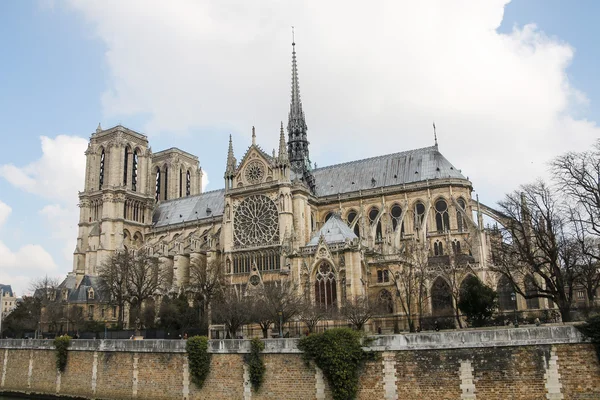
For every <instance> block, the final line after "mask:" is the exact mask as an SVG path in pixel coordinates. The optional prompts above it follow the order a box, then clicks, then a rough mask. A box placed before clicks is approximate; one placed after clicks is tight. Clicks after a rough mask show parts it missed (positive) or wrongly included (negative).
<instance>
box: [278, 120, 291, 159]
mask: <svg viewBox="0 0 600 400" xmlns="http://www.w3.org/2000/svg"><path fill="white" fill-rule="evenodd" d="M288 161H289V159H288V153H287V144H286V143H285V132H284V131H283V121H282V122H281V129H280V131H279V162H280V163H282V164H283V163H287V162H288Z"/></svg>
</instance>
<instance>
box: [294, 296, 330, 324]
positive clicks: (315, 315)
mask: <svg viewBox="0 0 600 400" xmlns="http://www.w3.org/2000/svg"><path fill="white" fill-rule="evenodd" d="M330 314H331V312H330V311H329V310H327V309H326V308H325V307H320V306H318V305H315V304H312V302H311V301H310V299H309V298H305V299H303V300H302V303H301V309H300V313H299V318H300V321H302V322H304V323H305V324H306V328H307V329H308V332H309V333H313V332H314V331H315V329H316V327H317V324H318V323H319V322H320V321H323V320H325V319H327V318H328V317H329V316H330Z"/></svg>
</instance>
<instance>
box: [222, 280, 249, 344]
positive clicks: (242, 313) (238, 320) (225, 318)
mask: <svg viewBox="0 0 600 400" xmlns="http://www.w3.org/2000/svg"><path fill="white" fill-rule="evenodd" d="M253 300H254V299H253V297H252V296H245V295H244V293H243V291H242V290H241V289H239V288H238V287H237V286H229V287H224V288H223V289H222V290H221V291H220V292H219V296H218V298H217V299H215V301H214V304H213V305H214V314H215V319H216V320H217V321H218V322H220V323H223V324H225V327H226V328H227V331H228V332H229V335H230V337H231V338H232V339H233V338H235V335H236V332H237V331H238V329H239V328H240V327H242V326H243V325H245V324H247V323H249V322H250V321H251V319H252V315H253V313H254V304H253Z"/></svg>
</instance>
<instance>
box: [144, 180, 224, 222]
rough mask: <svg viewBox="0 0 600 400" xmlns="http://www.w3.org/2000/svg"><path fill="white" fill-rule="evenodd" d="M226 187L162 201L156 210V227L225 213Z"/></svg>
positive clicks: (154, 219) (154, 218)
mask: <svg viewBox="0 0 600 400" xmlns="http://www.w3.org/2000/svg"><path fill="white" fill-rule="evenodd" d="M224 206H225V189H219V190H213V191H211V192H204V193H202V194H199V195H197V196H189V197H184V198H181V199H175V200H169V201H164V202H161V203H160V204H159V205H158V206H157V207H156V210H155V211H154V215H153V216H152V223H153V224H154V227H157V228H158V227H161V226H168V225H173V224H179V223H182V222H190V221H195V220H202V219H205V218H211V217H216V216H220V215H223V207H224Z"/></svg>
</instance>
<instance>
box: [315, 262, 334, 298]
mask: <svg viewBox="0 0 600 400" xmlns="http://www.w3.org/2000/svg"><path fill="white" fill-rule="evenodd" d="M336 300H337V288H336V279H335V274H334V272H333V268H332V266H331V264H329V263H328V262H327V261H323V262H321V264H320V265H319V267H318V268H317V272H316V275H315V303H316V305H317V306H319V307H323V308H325V309H329V308H332V307H334V306H335V304H336Z"/></svg>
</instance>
